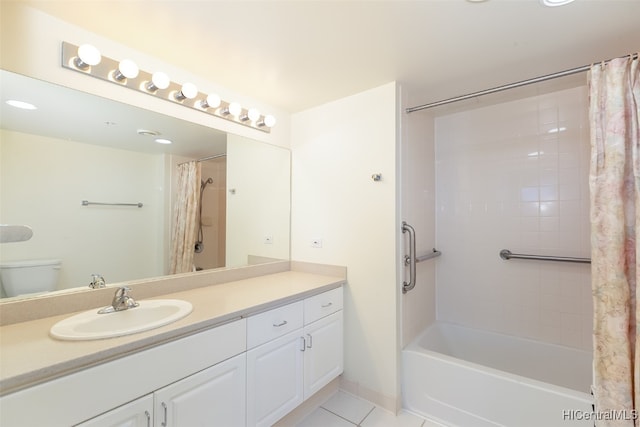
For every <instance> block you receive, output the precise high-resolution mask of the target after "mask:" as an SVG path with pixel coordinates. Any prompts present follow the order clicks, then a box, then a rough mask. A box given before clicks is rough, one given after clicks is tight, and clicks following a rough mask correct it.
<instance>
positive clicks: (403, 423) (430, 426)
mask: <svg viewBox="0 0 640 427" xmlns="http://www.w3.org/2000/svg"><path fill="white" fill-rule="evenodd" d="M353 426H360V427H445V426H443V425H442V424H438V423H436V422H433V421H429V420H425V419H424V418H421V417H418V416H416V415H413V414H410V413H408V412H405V411H402V412H400V414H398V416H395V415H394V414H392V413H391V412H389V411H387V410H385V409H382V408H380V407H378V406H376V405H374V404H373V403H371V402H368V401H366V400H364V399H361V398H359V397H356V396H354V395H352V394H349V393H346V392H344V391H338V392H337V393H336V394H334V395H333V396H332V397H331V398H329V400H327V401H326V402H325V403H323V404H322V405H320V407H319V408H318V409H316V410H315V411H314V412H312V413H311V414H310V415H309V416H307V417H306V418H305V419H304V420H302V421H301V422H300V423H299V424H298V425H297V426H296V427H353Z"/></svg>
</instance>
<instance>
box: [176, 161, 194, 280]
mask: <svg viewBox="0 0 640 427" xmlns="http://www.w3.org/2000/svg"><path fill="white" fill-rule="evenodd" d="M199 196H200V163H199V162H196V161H191V162H187V163H182V164H180V165H178V187H177V193H176V201H175V204H174V208H173V220H172V227H171V229H172V233H171V266H170V268H169V273H170V274H174V273H186V272H189V271H193V270H194V264H193V256H194V253H195V249H194V248H195V243H196V237H197V236H196V234H197V225H198V223H197V218H198V217H197V215H198V202H199Z"/></svg>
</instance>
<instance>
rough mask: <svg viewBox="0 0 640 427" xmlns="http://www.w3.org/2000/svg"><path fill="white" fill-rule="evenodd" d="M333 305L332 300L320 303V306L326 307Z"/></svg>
mask: <svg viewBox="0 0 640 427" xmlns="http://www.w3.org/2000/svg"><path fill="white" fill-rule="evenodd" d="M332 305H333V303H332V302H328V303H326V304H322V308H327V307H331V306H332Z"/></svg>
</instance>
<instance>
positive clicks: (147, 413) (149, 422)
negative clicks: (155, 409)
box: [144, 411, 151, 427]
mask: <svg viewBox="0 0 640 427" xmlns="http://www.w3.org/2000/svg"><path fill="white" fill-rule="evenodd" d="M144 416H145V417H147V427H151V414H150V413H149V411H144Z"/></svg>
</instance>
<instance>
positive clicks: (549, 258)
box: [500, 249, 591, 264]
mask: <svg viewBox="0 0 640 427" xmlns="http://www.w3.org/2000/svg"><path fill="white" fill-rule="evenodd" d="M500 258H502V259H503V260H505V261H508V260H510V259H512V258H514V259H533V260H537V261H557V262H575V263H578V264H591V260H590V259H589V258H573V257H566V256H550V255H527V254H514V253H512V252H511V251H510V250H509V249H503V250H501V251H500Z"/></svg>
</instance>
